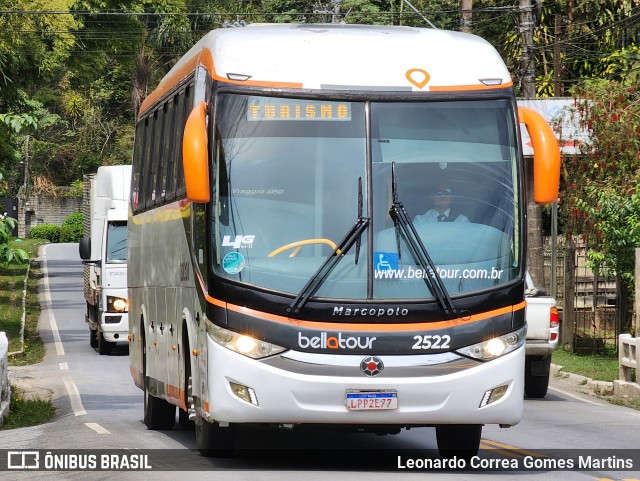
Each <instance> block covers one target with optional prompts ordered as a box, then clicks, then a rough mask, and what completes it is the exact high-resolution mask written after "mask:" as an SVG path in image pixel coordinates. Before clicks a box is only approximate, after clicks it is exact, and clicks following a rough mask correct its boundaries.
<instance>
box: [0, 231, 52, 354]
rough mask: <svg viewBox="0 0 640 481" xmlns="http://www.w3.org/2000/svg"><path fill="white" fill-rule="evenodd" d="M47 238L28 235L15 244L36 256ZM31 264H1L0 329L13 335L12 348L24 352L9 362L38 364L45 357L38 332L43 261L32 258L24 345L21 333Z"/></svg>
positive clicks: (32, 256) (10, 335)
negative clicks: (23, 306)
mask: <svg viewBox="0 0 640 481" xmlns="http://www.w3.org/2000/svg"><path fill="white" fill-rule="evenodd" d="M45 242H46V241H43V240H39V239H27V240H24V241H22V242H16V241H14V242H13V243H12V245H11V246H12V247H20V248H22V249H24V250H26V251H27V252H28V253H29V257H30V258H31V259H34V258H36V257H37V255H38V248H39V247H40V246H41V245H43V244H44V243H45ZM27 267H28V264H26V263H25V264H20V265H16V264H9V265H2V264H0V331H4V332H5V333H6V334H7V338H8V339H9V352H10V353H12V352H19V353H20V354H18V355H14V356H11V357H10V358H9V365H12V366H17V365H27V364H36V363H38V362H40V361H41V360H42V358H43V357H44V345H43V344H42V341H41V340H40V335H39V334H38V319H39V317H40V302H39V300H38V279H39V278H40V277H41V272H40V269H39V265H38V264H37V263H34V262H33V261H31V267H30V269H29V278H28V280H27V299H26V322H25V331H24V347H23V346H22V341H21V337H20V330H21V328H22V292H23V289H24V278H25V275H26V273H27Z"/></svg>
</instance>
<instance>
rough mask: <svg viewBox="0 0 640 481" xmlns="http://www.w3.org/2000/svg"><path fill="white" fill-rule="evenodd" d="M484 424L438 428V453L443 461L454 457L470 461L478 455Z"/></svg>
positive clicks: (447, 425)
mask: <svg viewBox="0 0 640 481" xmlns="http://www.w3.org/2000/svg"><path fill="white" fill-rule="evenodd" d="M481 437H482V424H443V425H440V426H436V439H437V441H438V452H439V453H440V457H441V458H443V459H451V458H453V457H454V456H456V457H458V458H461V459H464V460H466V461H468V460H470V459H471V458H472V457H474V456H477V455H478V451H479V450H480V438H481Z"/></svg>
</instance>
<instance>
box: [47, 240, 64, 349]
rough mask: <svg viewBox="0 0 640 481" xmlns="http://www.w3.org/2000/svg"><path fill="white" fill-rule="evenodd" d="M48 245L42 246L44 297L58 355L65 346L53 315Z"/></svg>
mask: <svg viewBox="0 0 640 481" xmlns="http://www.w3.org/2000/svg"><path fill="white" fill-rule="evenodd" d="M47 247H49V245H46V246H44V247H43V248H42V262H43V271H44V298H45V301H46V304H47V313H48V314H49V324H50V325H51V333H52V334H53V340H54V343H55V345H56V352H57V353H58V356H64V347H63V346H62V339H60V331H58V324H57V323H56V318H55V316H54V315H53V309H52V305H51V304H52V303H51V293H50V292H49V272H48V270H47Z"/></svg>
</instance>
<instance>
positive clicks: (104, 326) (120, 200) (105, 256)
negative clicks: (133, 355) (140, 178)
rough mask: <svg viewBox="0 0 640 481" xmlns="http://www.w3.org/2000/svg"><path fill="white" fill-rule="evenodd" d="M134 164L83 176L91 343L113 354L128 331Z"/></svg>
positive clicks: (82, 251) (82, 242)
mask: <svg viewBox="0 0 640 481" xmlns="http://www.w3.org/2000/svg"><path fill="white" fill-rule="evenodd" d="M130 183H131V166H128V165H127V166H125V165H121V166H106V167H100V168H99V169H98V172H97V173H96V174H93V175H90V176H86V177H85V196H84V197H85V200H84V213H85V225H84V234H85V235H84V236H83V237H82V238H81V239H80V257H81V258H82V261H83V264H84V297H85V300H86V302H87V313H86V315H85V320H86V321H87V324H88V326H89V344H90V346H91V347H93V348H97V349H98V352H99V353H100V354H109V353H110V352H111V349H112V348H113V346H114V345H115V344H116V343H117V342H126V341H127V334H128V332H129V318H128V302H127V216H128V198H129V191H130Z"/></svg>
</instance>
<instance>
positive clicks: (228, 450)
mask: <svg viewBox="0 0 640 481" xmlns="http://www.w3.org/2000/svg"><path fill="white" fill-rule="evenodd" d="M235 434H236V428H235V426H233V425H230V426H229V427H226V428H221V427H220V426H219V425H218V424H217V423H208V422H207V421H205V420H204V419H202V416H200V414H196V449H197V450H198V451H200V454H201V455H202V456H205V457H216V458H226V457H229V456H231V454H232V453H233V449H234V447H235Z"/></svg>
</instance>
